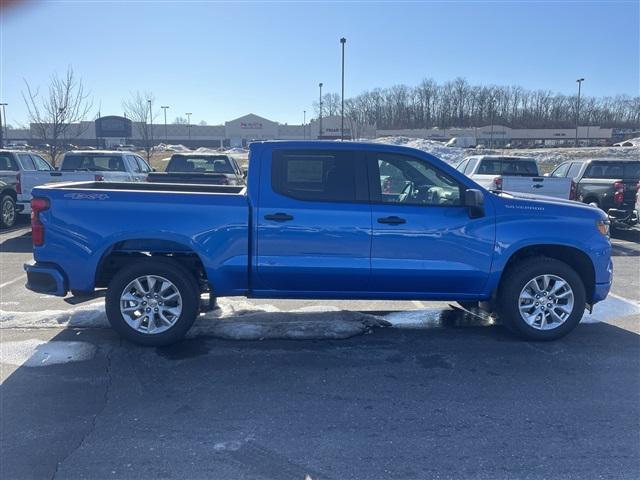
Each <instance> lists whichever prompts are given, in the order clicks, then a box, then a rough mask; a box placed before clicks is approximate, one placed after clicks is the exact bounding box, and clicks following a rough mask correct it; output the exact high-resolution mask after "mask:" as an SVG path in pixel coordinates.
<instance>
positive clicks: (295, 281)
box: [253, 149, 371, 296]
mask: <svg viewBox="0 0 640 480" xmlns="http://www.w3.org/2000/svg"><path fill="white" fill-rule="evenodd" d="M267 155H268V154H267ZM261 165H262V169H261V172H260V186H261V188H260V199H259V207H258V209H257V214H256V216H255V217H254V219H255V222H256V227H257V239H256V240H257V241H256V242H255V243H254V245H255V249H256V269H257V277H258V278H255V279H253V286H254V291H259V290H267V291H273V290H278V291H279V292H287V291H288V292H304V291H309V292H311V291H316V292H340V293H336V294H335V296H340V295H346V294H347V292H357V291H366V290H367V289H368V282H369V274H370V251H371V207H370V205H369V203H368V191H367V175H366V170H365V159H364V155H363V154H362V153H359V152H355V151H350V150H343V149H335V150H318V149H314V150H313V151H304V150H290V149H281V150H274V151H273V154H272V156H271V158H266V159H263V161H262V163H261ZM328 296H332V295H331V294H328Z"/></svg>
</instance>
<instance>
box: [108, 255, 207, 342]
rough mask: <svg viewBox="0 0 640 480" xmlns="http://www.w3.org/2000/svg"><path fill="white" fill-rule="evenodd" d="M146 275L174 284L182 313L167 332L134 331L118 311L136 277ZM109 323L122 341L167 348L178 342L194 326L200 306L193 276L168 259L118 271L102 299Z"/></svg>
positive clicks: (136, 263)
mask: <svg viewBox="0 0 640 480" xmlns="http://www.w3.org/2000/svg"><path fill="white" fill-rule="evenodd" d="M146 275H157V276H161V277H164V278H165V279H167V280H169V281H170V282H171V283H173V284H174V285H175V287H176V289H177V290H178V291H179V293H180V297H181V298H182V312H181V313H180V316H179V317H178V319H177V320H175V323H174V324H173V325H172V326H171V327H169V329H167V330H165V331H163V332H160V333H143V332H140V331H138V330H135V329H134V328H133V327H132V326H130V325H129V324H128V323H127V321H126V320H125V319H124V317H123V315H122V313H121V312H120V297H121V295H122V293H123V291H124V289H125V288H126V287H127V285H129V283H130V282H132V281H134V280H135V279H136V278H139V277H142V276H146ZM105 304H106V312H107V318H108V320H109V323H110V324H111V326H112V327H113V329H114V330H116V331H117V332H118V333H119V334H120V335H121V336H122V337H124V338H125V339H127V340H129V341H131V342H134V343H138V344H140V345H147V346H162V345H169V344H171V343H175V342H177V341H179V340H181V339H182V338H183V337H184V336H185V335H186V333H187V331H188V330H189V328H191V325H193V322H194V321H195V319H196V317H197V315H198V311H199V307H200V289H199V287H198V282H197V280H196V278H195V277H194V275H193V274H192V273H190V272H189V271H188V270H187V269H185V268H184V267H182V266H181V265H179V264H178V263H176V262H175V261H173V260H171V259H166V258H145V259H140V260H138V261H136V262H135V263H133V264H132V265H129V266H127V267H125V268H123V269H122V270H120V271H119V272H118V273H117V274H116V275H115V276H114V277H113V279H112V280H111V282H110V283H109V288H108V289H107V295H106V299H105Z"/></svg>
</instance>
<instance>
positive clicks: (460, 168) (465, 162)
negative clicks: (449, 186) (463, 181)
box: [456, 159, 469, 172]
mask: <svg viewBox="0 0 640 480" xmlns="http://www.w3.org/2000/svg"><path fill="white" fill-rule="evenodd" d="M467 165H469V160H468V159H467V160H463V161H462V162H460V163H459V164H458V165H457V166H456V170H458V171H459V172H464V170H465V169H466V168H467Z"/></svg>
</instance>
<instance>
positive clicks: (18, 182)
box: [16, 174, 22, 195]
mask: <svg viewBox="0 0 640 480" xmlns="http://www.w3.org/2000/svg"><path fill="white" fill-rule="evenodd" d="M16 193H17V194H18V195H22V177H21V175H20V174H18V175H16Z"/></svg>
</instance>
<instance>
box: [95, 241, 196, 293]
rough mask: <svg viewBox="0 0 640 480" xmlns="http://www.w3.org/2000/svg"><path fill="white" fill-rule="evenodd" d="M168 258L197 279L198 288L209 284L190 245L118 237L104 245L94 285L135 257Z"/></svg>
mask: <svg viewBox="0 0 640 480" xmlns="http://www.w3.org/2000/svg"><path fill="white" fill-rule="evenodd" d="M144 257H151V258H153V257H164V258H169V259H172V260H174V261H176V263H178V264H180V265H181V266H182V267H184V268H186V269H187V270H189V271H190V272H193V273H194V277H195V278H196V280H197V281H198V282H199V283H200V286H201V288H203V289H204V288H206V287H207V285H208V279H207V271H206V269H205V267H204V262H203V261H202V258H201V257H200V255H199V254H198V253H197V252H196V251H195V250H194V249H193V248H191V247H190V246H189V245H185V244H183V243H180V242H178V241H174V240H158V239H145V238H133V239H127V240H121V241H118V242H116V243H114V244H112V245H111V246H110V247H108V248H107V249H105V251H104V253H103V254H102V256H101V258H100V260H99V261H98V264H97V267H96V273H95V278H94V282H95V286H96V287H98V288H100V287H106V286H107V285H108V284H109V282H110V281H111V279H112V278H113V276H114V275H115V274H116V272H117V271H118V270H119V269H121V268H122V267H123V266H124V265H129V264H130V263H131V262H132V261H135V260H136V259H137V258H144Z"/></svg>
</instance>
